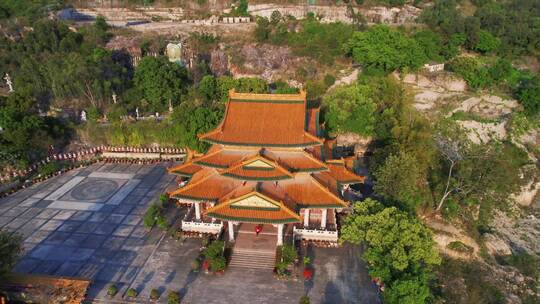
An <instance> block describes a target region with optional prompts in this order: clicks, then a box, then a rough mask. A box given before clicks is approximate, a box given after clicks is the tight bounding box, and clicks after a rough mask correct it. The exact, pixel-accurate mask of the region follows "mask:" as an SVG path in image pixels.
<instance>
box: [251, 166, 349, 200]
mask: <svg viewBox="0 0 540 304" xmlns="http://www.w3.org/2000/svg"><path fill="white" fill-rule="evenodd" d="M260 188H261V189H262V191H264V193H268V194H269V195H271V196H272V197H276V198H278V199H279V200H282V201H285V202H294V203H295V204H297V205H298V206H300V207H302V208H322V207H328V208H331V207H337V208H339V207H346V206H347V203H346V202H345V201H343V200H342V199H341V198H340V197H339V193H337V192H334V191H331V190H329V189H328V188H327V187H325V186H324V185H323V184H321V183H320V182H319V181H317V180H316V179H315V178H313V176H311V175H310V174H302V175H296V176H295V178H294V179H293V180H283V181H279V182H278V183H277V185H276V183H269V182H266V183H262V185H261V187H260Z"/></svg>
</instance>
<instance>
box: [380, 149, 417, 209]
mask: <svg viewBox="0 0 540 304" xmlns="http://www.w3.org/2000/svg"><path fill="white" fill-rule="evenodd" d="M425 174H426V172H425V170H422V168H421V167H420V166H419V165H418V160H417V159H416V158H415V157H414V155H412V154H411V153H407V152H404V151H401V152H399V153H398V154H393V155H390V156H389V157H388V158H386V160H385V162H384V164H383V165H382V166H381V167H380V168H378V170H377V171H375V178H376V183H375V191H376V192H377V193H379V194H381V195H382V196H383V197H384V198H385V199H387V200H389V201H392V202H394V203H396V204H398V205H400V206H402V207H403V208H404V209H407V210H410V211H415V210H416V208H417V207H418V206H419V205H420V204H421V203H422V198H423V197H425V196H426V195H427V189H426V185H427V181H426V176H425Z"/></svg>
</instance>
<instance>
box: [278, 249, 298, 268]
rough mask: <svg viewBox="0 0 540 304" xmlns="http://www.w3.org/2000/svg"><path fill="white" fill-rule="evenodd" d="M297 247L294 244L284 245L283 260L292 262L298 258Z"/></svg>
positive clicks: (288, 262)
mask: <svg viewBox="0 0 540 304" xmlns="http://www.w3.org/2000/svg"><path fill="white" fill-rule="evenodd" d="M296 257H297V253H296V249H295V248H294V246H292V245H284V246H283V247H282V248H281V260H282V261H283V262H286V263H287V264H292V263H293V262H294V260H296Z"/></svg>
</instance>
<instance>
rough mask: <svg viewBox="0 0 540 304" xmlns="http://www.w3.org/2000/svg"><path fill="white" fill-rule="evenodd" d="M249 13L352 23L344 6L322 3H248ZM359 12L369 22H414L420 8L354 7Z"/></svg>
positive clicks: (262, 15) (407, 6)
mask: <svg viewBox="0 0 540 304" xmlns="http://www.w3.org/2000/svg"><path fill="white" fill-rule="evenodd" d="M248 10H249V13H250V14H252V15H254V16H261V17H267V18H270V16H271V15H272V12H274V11H279V12H280V13H281V15H283V16H286V15H291V16H294V17H295V18H297V19H303V18H305V17H306V15H307V14H308V13H309V12H312V13H314V14H315V15H318V16H322V19H321V21H322V22H337V21H339V22H343V23H352V19H351V18H350V17H349V13H348V11H347V7H346V6H323V5H310V6H305V5H278V4H255V5H250V6H249V8H248ZM355 11H358V12H359V13H361V14H362V15H363V16H364V17H365V18H366V20H367V21H368V22H369V23H385V24H403V23H410V22H414V20H416V18H418V16H420V13H421V12H422V10H421V9H419V8H416V7H414V6H411V5H404V6H403V7H392V8H389V7H384V6H376V7H371V8H369V9H365V8H360V9H358V8H355Z"/></svg>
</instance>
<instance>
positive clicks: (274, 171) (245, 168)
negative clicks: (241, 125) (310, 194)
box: [221, 155, 292, 181]
mask: <svg viewBox="0 0 540 304" xmlns="http://www.w3.org/2000/svg"><path fill="white" fill-rule="evenodd" d="M257 162H259V163H261V164H263V165H264V166H262V167H261V166H255V165H253V164H254V163H257ZM221 174H222V175H225V176H228V177H232V178H236V179H241V180H259V181H260V180H271V181H274V180H281V179H289V178H292V174H291V173H290V172H289V171H287V170H286V169H285V168H283V167H282V166H280V165H279V164H278V163H276V162H274V161H271V160H269V159H267V158H265V157H263V156H260V155H256V156H252V157H250V158H248V159H246V160H244V161H242V162H239V163H238V164H237V165H234V166H231V167H230V168H229V169H227V170H225V171H223V172H221Z"/></svg>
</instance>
